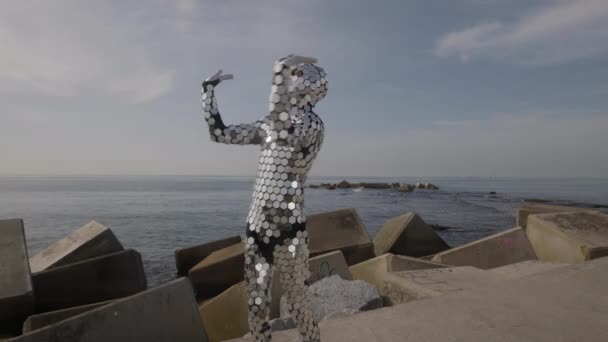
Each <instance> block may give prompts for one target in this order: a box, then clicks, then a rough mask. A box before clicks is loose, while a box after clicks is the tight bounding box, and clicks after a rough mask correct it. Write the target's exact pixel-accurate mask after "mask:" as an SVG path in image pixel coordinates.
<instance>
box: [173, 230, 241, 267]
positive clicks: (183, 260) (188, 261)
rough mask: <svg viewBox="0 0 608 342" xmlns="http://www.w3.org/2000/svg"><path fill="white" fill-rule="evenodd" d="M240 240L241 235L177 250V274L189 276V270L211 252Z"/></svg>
mask: <svg viewBox="0 0 608 342" xmlns="http://www.w3.org/2000/svg"><path fill="white" fill-rule="evenodd" d="M239 242H241V237H240V236H231V237H228V238H225V239H221V240H217V241H212V242H208V243H204V244H201V245H197V246H192V247H187V248H180V249H177V250H175V267H176V268H177V275H178V276H180V277H183V276H187V275H188V271H190V269H191V268H192V267H194V266H196V264H198V263H199V262H201V261H203V259H205V258H206V257H208V256H209V254H211V253H213V252H215V251H217V250H220V249H222V248H226V247H229V246H232V245H234V244H237V243H239Z"/></svg>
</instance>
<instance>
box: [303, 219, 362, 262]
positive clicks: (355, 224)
mask: <svg viewBox="0 0 608 342" xmlns="http://www.w3.org/2000/svg"><path fill="white" fill-rule="evenodd" d="M306 221H307V224H306V226H307V229H308V236H309V242H308V248H309V250H310V256H311V257H314V256H317V255H320V254H325V253H328V252H332V251H336V250H340V251H342V253H343V254H344V258H345V259H346V263H347V264H348V265H353V264H356V263H359V262H361V261H365V260H367V259H370V258H373V257H374V246H373V243H372V241H371V240H370V238H369V235H368V234H367V230H366V229H365V226H364V225H363V222H362V221H361V218H360V217H359V214H357V211H356V210H355V209H352V208H351V209H340V210H336V211H330V212H326V213H321V214H315V215H310V216H308V217H307V219H306Z"/></svg>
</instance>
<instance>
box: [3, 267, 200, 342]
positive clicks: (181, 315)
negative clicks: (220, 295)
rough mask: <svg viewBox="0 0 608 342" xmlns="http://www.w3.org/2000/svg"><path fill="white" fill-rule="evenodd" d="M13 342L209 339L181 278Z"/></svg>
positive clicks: (191, 341)
mask: <svg viewBox="0 0 608 342" xmlns="http://www.w3.org/2000/svg"><path fill="white" fill-rule="evenodd" d="M14 341H19V342H42V341H57V342H59V341H78V342H108V341H112V342H134V341H158V342H176V341H180V342H195V341H196V342H201V341H203V342H204V341H207V338H206V335H205V331H204V328H203V324H202V322H201V319H200V316H199V313H198V307H197V305H196V301H195V299H194V295H193V292H192V287H191V285H190V282H189V281H188V280H187V279H186V278H180V279H177V280H174V281H171V282H169V283H166V284H164V285H161V286H159V287H156V288H153V289H150V290H147V291H144V292H142V293H139V294H137V295H134V296H131V297H127V298H124V299H119V300H117V301H116V302H114V303H112V304H109V305H105V306H102V307H99V308H97V309H93V310H91V311H87V312H85V313H82V314H80V315H76V316H74V317H71V318H68V319H66V320H64V321H61V322H60V323H57V324H53V325H50V326H47V327H45V328H42V329H38V330H35V331H33V332H31V333H29V334H25V335H23V336H21V337H19V338H16V339H14Z"/></svg>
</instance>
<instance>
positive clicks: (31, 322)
mask: <svg viewBox="0 0 608 342" xmlns="http://www.w3.org/2000/svg"><path fill="white" fill-rule="evenodd" d="M113 302H114V300H108V301H105V302H99V303H93V304H87V305H81V306H76V307H73V308H69V309H63V310H57V311H49V312H45V313H43V314H38V315H32V316H30V317H28V318H27V319H26V320H25V322H23V333H24V334H26V333H29V332H31V331H34V330H38V329H41V328H44V327H46V326H47V325H51V324H55V323H57V322H61V321H63V320H66V319H68V318H70V317H74V316H76V315H79V314H81V313H83V312H87V311H90V310H93V309H97V308H99V307H102V306H104V305H108V304H110V303H113Z"/></svg>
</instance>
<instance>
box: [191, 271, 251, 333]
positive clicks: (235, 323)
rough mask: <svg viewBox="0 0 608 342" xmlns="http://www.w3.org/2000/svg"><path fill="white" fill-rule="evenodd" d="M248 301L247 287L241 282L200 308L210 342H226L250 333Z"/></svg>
mask: <svg viewBox="0 0 608 342" xmlns="http://www.w3.org/2000/svg"><path fill="white" fill-rule="evenodd" d="M247 300H248V294H247V286H246V285H245V282H240V283H238V284H236V285H234V286H231V287H230V288H229V289H228V290H226V291H224V292H222V293H221V294H219V295H218V296H216V297H214V298H212V299H211V300H209V301H207V302H206V303H205V304H203V305H201V306H199V312H200V315H201V319H202V321H203V325H204V327H205V331H206V332H207V338H208V341H209V342H219V341H225V340H229V339H232V338H237V337H241V336H243V335H245V334H247V333H248V332H249V323H248V322H247V311H248V305H247Z"/></svg>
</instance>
